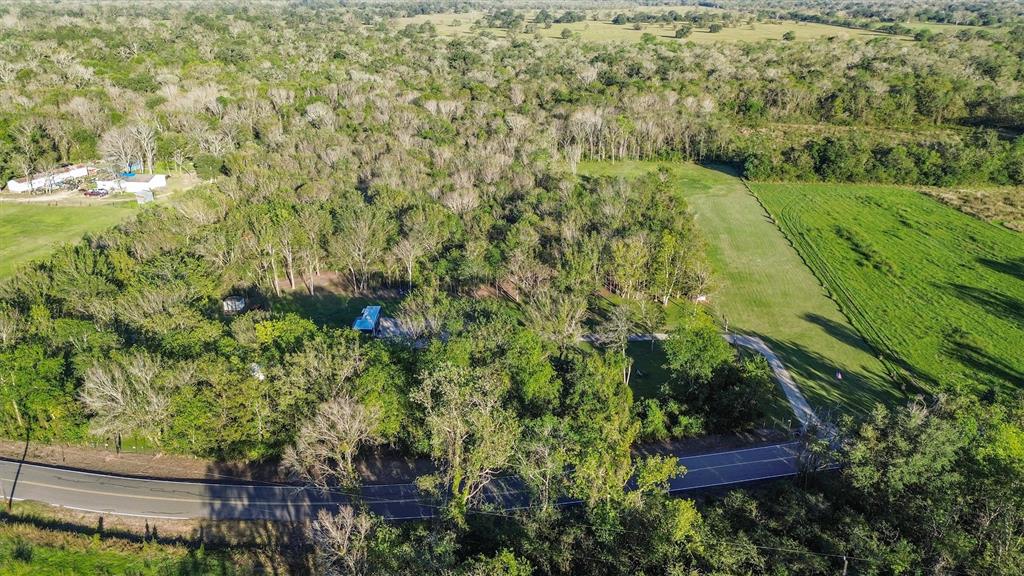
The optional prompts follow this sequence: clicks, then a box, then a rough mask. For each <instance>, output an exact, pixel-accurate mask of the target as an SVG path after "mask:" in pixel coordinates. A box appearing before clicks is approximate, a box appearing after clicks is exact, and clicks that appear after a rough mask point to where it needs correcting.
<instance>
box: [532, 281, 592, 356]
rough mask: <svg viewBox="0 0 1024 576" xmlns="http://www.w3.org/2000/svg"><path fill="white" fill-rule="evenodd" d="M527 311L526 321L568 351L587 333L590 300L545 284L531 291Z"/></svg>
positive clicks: (561, 348) (543, 335) (562, 349)
mask: <svg viewBox="0 0 1024 576" xmlns="http://www.w3.org/2000/svg"><path fill="white" fill-rule="evenodd" d="M523 311H524V313H525V314H524V316H525V317H524V321H525V322H526V325H527V326H529V327H530V328H531V329H533V330H534V331H536V332H537V333H538V334H540V335H541V336H542V337H544V338H546V339H548V340H550V341H551V342H554V343H556V344H558V347H559V349H560V350H561V351H562V352H564V351H565V350H566V348H568V347H569V346H572V345H573V344H575V343H576V341H577V340H578V339H579V338H580V336H581V335H582V334H583V319H584V318H586V315H587V301H586V298H584V297H582V296H578V295H575V294H564V293H561V292H557V291H555V290H553V289H550V288H544V289H541V290H538V291H536V292H532V293H531V294H530V295H529V297H528V298H527V300H526V304H525V306H524V309H523Z"/></svg>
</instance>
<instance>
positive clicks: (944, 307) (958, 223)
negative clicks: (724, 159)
mask: <svg viewBox="0 0 1024 576" xmlns="http://www.w3.org/2000/svg"><path fill="white" fill-rule="evenodd" d="M751 188H752V190H753V191H754V192H755V193H756V194H757V196H758V197H759V198H760V199H761V201H762V203H763V204H764V205H765V206H766V207H767V208H768V210H769V211H770V212H771V213H772V214H773V215H775V218H776V221H777V222H778V224H779V226H780V228H782V229H783V231H784V232H785V234H786V235H787V236H788V237H789V238H790V240H791V241H792V243H793V245H794V246H795V247H796V248H797V250H798V251H799V252H800V253H801V254H802V255H803V257H804V258H805V261H806V262H807V264H808V266H809V267H810V268H811V269H812V270H814V272H815V274H816V275H817V276H818V278H819V279H820V280H821V281H822V283H823V284H825V285H826V286H827V287H828V288H829V289H830V290H832V292H833V295H834V297H835V298H836V301H837V302H838V303H839V304H840V306H841V307H842V308H843V310H844V312H845V313H846V314H847V315H848V316H849V318H850V320H851V322H852V323H853V324H854V325H855V326H856V327H857V329H858V330H859V331H860V332H861V333H863V334H865V336H867V337H868V339H869V340H871V341H872V343H873V344H874V345H875V346H876V347H878V348H880V349H882V350H884V351H887V352H888V353H889V354H891V355H892V357H891V358H890V360H891V361H892V362H893V363H894V364H896V365H898V366H899V367H901V368H902V369H904V370H906V371H907V372H909V373H911V374H913V375H915V376H919V377H920V378H919V379H918V381H920V382H923V384H924V385H926V386H927V387H929V388H936V387H942V388H954V389H959V390H967V391H973V392H986V391H992V392H993V393H996V394H997V395H998V394H1000V393H1003V394H1012V393H1015V392H1016V391H1018V390H1020V389H1021V387H1022V386H1024V358H1022V356H1021V354H1020V346H1021V344H1020V343H1021V342H1024V236H1022V235H1020V234H1017V233H1015V232H1012V231H1009V230H1006V229H1004V228H1001V227H997V226H993V225H991V224H987V223H985V222H981V221H979V220H976V219H974V218H971V217H969V216H966V215H964V214H962V213H960V212H957V211H956V210H953V209H952V208H949V207H947V206H945V205H942V204H940V203H938V202H936V201H934V200H932V199H930V198H928V197H926V196H924V195H921V194H918V193H916V192H915V191H914V190H911V189H907V188H901V187H896V186H885V185H838V184H806V183H805V184H767V183H752V184H751Z"/></svg>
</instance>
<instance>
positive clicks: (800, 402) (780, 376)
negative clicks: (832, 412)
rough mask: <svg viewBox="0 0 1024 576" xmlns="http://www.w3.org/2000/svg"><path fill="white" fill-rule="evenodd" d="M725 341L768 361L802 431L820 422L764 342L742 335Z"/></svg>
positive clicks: (783, 366)
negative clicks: (747, 349)
mask: <svg viewBox="0 0 1024 576" xmlns="http://www.w3.org/2000/svg"><path fill="white" fill-rule="evenodd" d="M725 339H726V340H727V341H728V342H729V343H730V344H733V345H734V346H743V347H744V348H750V349H751V350H753V351H755V352H757V353H758V354H760V355H761V356H764V358H765V360H767V361H768V365H769V366H771V369H772V373H774V374H775V381H776V382H778V383H779V386H780V387H781V388H782V392H783V394H785V395H786V400H787V401H789V406H790V407H791V408H792V409H793V415H795V416H796V419H797V420H799V421H800V426H801V427H802V428H804V429H806V428H809V427H812V426H816V425H818V424H819V423H820V422H819V420H818V416H817V415H815V413H814V410H812V409H811V405H810V404H809V403H808V402H807V398H804V395H803V393H802V392H800V387H799V386H797V385H796V381H795V380H793V376H791V375H790V373H789V370H786V366H785V365H783V364H782V360H779V357H778V356H776V355H775V352H772V349H771V348H769V347H768V345H767V344H765V343H764V340H761V339H760V338H757V337H754V336H745V335H743V334H726V335H725Z"/></svg>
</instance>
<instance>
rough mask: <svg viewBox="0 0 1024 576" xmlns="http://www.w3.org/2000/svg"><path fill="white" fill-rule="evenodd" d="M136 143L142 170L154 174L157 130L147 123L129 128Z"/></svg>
mask: <svg viewBox="0 0 1024 576" xmlns="http://www.w3.org/2000/svg"><path fill="white" fill-rule="evenodd" d="M128 129H129V130H130V131H131V135H132V138H133V139H134V141H135V150H136V151H137V153H138V154H139V155H140V157H141V160H142V170H143V171H144V172H153V171H154V169H155V167H154V165H153V164H154V162H155V160H156V129H155V128H154V127H153V125H151V124H149V123H145V122H140V123H137V124H132V125H131V126H130V127H129V128H128Z"/></svg>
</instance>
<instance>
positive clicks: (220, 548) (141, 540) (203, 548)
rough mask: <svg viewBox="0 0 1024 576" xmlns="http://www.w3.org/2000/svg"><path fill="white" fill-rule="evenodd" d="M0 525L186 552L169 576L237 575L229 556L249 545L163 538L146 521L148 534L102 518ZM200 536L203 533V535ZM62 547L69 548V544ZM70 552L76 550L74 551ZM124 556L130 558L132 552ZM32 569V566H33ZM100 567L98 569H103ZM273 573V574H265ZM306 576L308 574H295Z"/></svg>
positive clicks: (30, 517) (9, 520) (25, 519)
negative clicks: (111, 524)
mask: <svg viewBox="0 0 1024 576" xmlns="http://www.w3.org/2000/svg"><path fill="white" fill-rule="evenodd" d="M0 523H4V524H8V525H21V526H31V527H33V528H36V529H39V530H43V531H46V532H56V533H67V534H78V535H81V536H88V537H91V538H97V539H100V540H105V541H115V542H121V543H125V544H132V545H143V544H150V545H152V544H156V545H162V546H176V547H179V548H182V549H184V550H185V555H184V556H183V557H182V558H180V559H179V560H177V561H176V562H174V563H173V564H172V565H170V566H167V567H166V571H165V572H161V573H166V574H179V575H182V576H191V575H196V576H199V575H208V574H232V573H235V572H234V571H233V570H232V569H231V568H230V567H229V566H228V564H229V562H228V560H227V555H229V554H231V552H230V551H231V550H233V551H234V552H236V553H237V552H239V550H242V549H244V548H245V546H246V543H245V542H241V541H236V542H235V543H234V544H231V545H228V544H227V542H225V541H220V542H218V541H214V540H209V541H207V540H205V539H203V538H202V537H201V536H193V537H186V536H180V535H176V536H162V535H161V531H160V530H159V527H158V523H159V521H157V520H153V521H152V522H149V521H147V523H146V529H145V531H134V530H128V529H123V528H107V527H105V526H104V516H103V515H99V516H98V517H97V522H96V523H95V524H87V523H85V522H77V521H72V520H67V519H60V518H52V517H48V516H43V515H40V514H37V513H29V514H25V513H15V514H8V513H7V512H5V511H0ZM200 533H201V531H200ZM60 547H61V548H62V549H63V548H69V547H68V546H67V545H66V544H61V545H60ZM70 549H74V548H73V547H72V548H70ZM122 553H124V554H127V555H131V554H132V552H131V551H130V550H126V551H123V552H122ZM30 565H31V564H30ZM102 568H103V567H102V566H97V567H96V569H102ZM266 573H268V574H269V573H272V572H266ZM293 573H306V572H293Z"/></svg>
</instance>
